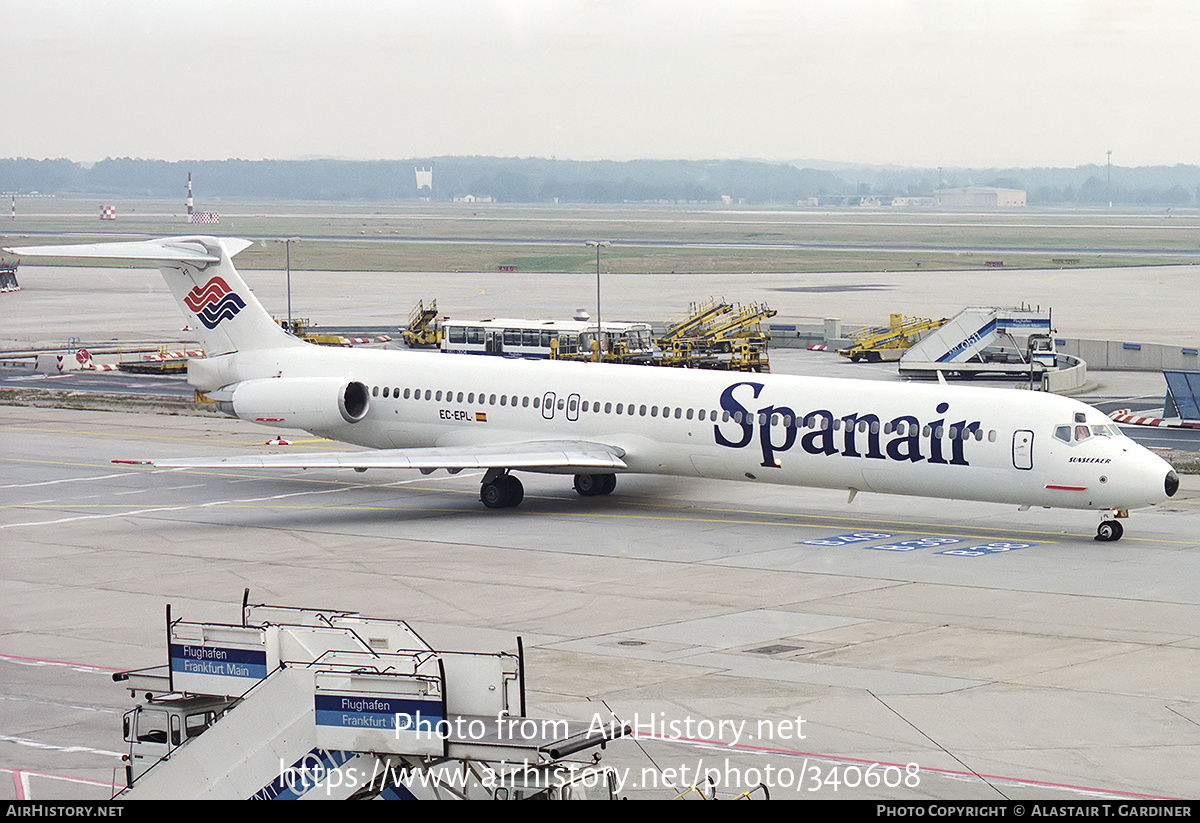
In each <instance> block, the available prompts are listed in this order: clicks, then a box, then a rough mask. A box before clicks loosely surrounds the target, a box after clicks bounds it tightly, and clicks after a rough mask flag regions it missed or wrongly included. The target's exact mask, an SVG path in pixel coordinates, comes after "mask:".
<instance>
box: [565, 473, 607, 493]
mask: <svg viewBox="0 0 1200 823" xmlns="http://www.w3.org/2000/svg"><path fill="white" fill-rule="evenodd" d="M616 487H617V476H616V475H615V474H577V475H575V491H577V492H579V493H580V494H581V495H583V496H584V497H595V496H596V495H599V494H612V492H613V489H615V488H616Z"/></svg>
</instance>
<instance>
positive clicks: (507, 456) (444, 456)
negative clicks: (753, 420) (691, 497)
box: [114, 440, 626, 471]
mask: <svg viewBox="0 0 1200 823" xmlns="http://www.w3.org/2000/svg"><path fill="white" fill-rule="evenodd" d="M623 456H624V451H623V450H621V449H618V448H615V447H613V446H606V445H604V444H601V443H579V442H572V441H569V440H563V441H538V442H530V443H509V444H492V445H480V446H447V447H443V448H438V447H434V448H421V449H379V450H375V451H361V452H307V453H296V454H264V455H258V456H253V455H251V456H241V457H216V458H197V459H183V460H146V461H136V462H144V463H147V464H149V465H152V466H155V467H157V468H162V469H426V470H429V469H456V470H457V469H491V468H497V469H525V470H526V471H559V470H564V469H624V468H626V465H625V461H624V460H622V459H621V458H622V457H623ZM114 462H134V461H114Z"/></svg>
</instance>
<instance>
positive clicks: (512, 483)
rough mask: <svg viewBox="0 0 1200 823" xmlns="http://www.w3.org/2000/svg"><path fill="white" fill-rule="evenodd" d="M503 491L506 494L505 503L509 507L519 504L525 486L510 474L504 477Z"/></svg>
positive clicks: (522, 497) (523, 494) (522, 498)
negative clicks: (506, 499)
mask: <svg viewBox="0 0 1200 823" xmlns="http://www.w3.org/2000/svg"><path fill="white" fill-rule="evenodd" d="M504 491H505V494H507V495H508V502H507V503H505V505H506V506H508V507H509V508H510V509H511V508H515V507H516V506H519V505H521V501H522V500H524V499H525V487H524V486H522V485H521V481H520V480H518V479H517V478H515V477H513V476H512V475H511V474H510V475H509V476H508V477H506V478H504Z"/></svg>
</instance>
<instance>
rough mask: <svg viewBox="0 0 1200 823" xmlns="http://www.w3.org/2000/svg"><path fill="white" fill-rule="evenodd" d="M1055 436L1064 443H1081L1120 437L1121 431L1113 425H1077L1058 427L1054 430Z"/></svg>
mask: <svg viewBox="0 0 1200 823" xmlns="http://www.w3.org/2000/svg"><path fill="white" fill-rule="evenodd" d="M1054 436H1055V438H1056V439H1058V440H1061V441H1062V442H1064V443H1081V442H1083V441H1084V440H1087V439H1088V438H1089V437H1120V436H1121V430H1120V428H1118V427H1117V426H1116V424H1113V423H1096V424H1095V425H1092V426H1085V425H1083V424H1080V423H1077V424H1076V425H1075V426H1058V427H1057V428H1055V429H1054Z"/></svg>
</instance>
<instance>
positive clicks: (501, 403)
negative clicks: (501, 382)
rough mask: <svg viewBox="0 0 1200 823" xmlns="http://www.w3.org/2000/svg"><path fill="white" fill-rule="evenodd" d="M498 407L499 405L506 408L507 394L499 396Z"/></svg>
mask: <svg viewBox="0 0 1200 823" xmlns="http://www.w3.org/2000/svg"><path fill="white" fill-rule="evenodd" d="M500 405H501V406H507V405H508V395H507V394H502V395H500Z"/></svg>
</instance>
